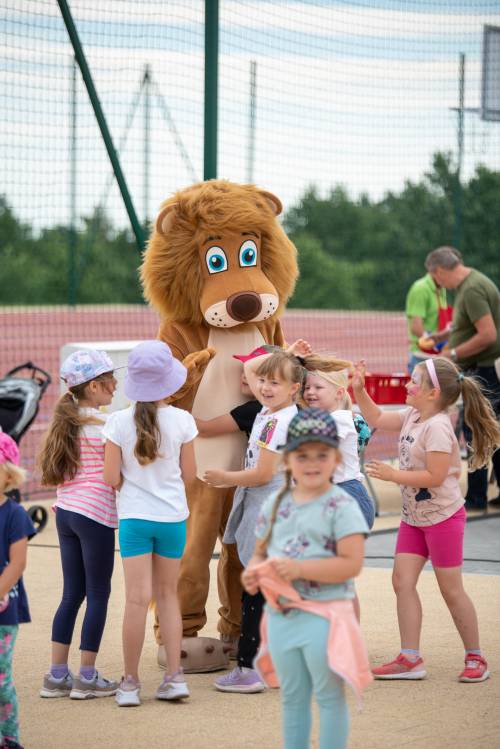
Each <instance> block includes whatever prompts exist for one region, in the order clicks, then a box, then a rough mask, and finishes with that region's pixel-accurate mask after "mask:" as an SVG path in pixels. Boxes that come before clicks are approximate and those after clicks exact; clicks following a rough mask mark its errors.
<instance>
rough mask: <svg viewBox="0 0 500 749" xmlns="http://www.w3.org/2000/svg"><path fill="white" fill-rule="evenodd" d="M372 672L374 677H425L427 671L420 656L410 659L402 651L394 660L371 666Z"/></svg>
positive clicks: (414, 678)
mask: <svg viewBox="0 0 500 749" xmlns="http://www.w3.org/2000/svg"><path fill="white" fill-rule="evenodd" d="M372 674H373V675H374V677H375V678H376V679H413V680H417V679H425V677H426V676H427V671H426V670H425V668H424V662H423V660H422V658H417V660H416V661H410V660H408V658H406V656H404V655H403V653H400V654H399V655H398V657H397V658H396V660H394V661H391V662H390V663H384V665H383V666H378V667H377V668H372Z"/></svg>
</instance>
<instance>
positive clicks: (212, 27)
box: [203, 0, 219, 179]
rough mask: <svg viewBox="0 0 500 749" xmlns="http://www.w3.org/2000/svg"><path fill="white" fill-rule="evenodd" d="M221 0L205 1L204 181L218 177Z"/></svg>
mask: <svg viewBox="0 0 500 749" xmlns="http://www.w3.org/2000/svg"><path fill="white" fill-rule="evenodd" d="M218 65H219V0H205V131H204V143H203V179H215V178H216V177H217V104H218V75H219V72H218Z"/></svg>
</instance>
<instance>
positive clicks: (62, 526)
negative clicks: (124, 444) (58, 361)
mask: <svg viewBox="0 0 500 749" xmlns="http://www.w3.org/2000/svg"><path fill="white" fill-rule="evenodd" d="M113 372H114V364H113V362H112V360H111V359H110V357H109V356H108V354H107V353H106V352H105V351H97V350H95V349H81V350H79V351H74V352H73V353H72V354H70V355H69V356H68V357H67V358H66V359H65V360H64V362H63V363H62V366H61V369H60V376H61V379H62V380H63V381H64V382H65V383H66V385H67V387H68V390H67V391H66V392H65V393H64V394H63V395H62V396H61V397H60V399H59V401H58V402H57V404H56V407H55V410H54V414H53V417H52V421H51V424H50V426H49V429H48V431H47V434H46V436H45V440H44V444H43V446H42V449H41V452H40V456H39V465H40V469H41V474H42V484H43V485H44V486H55V487H57V488H56V496H57V499H56V502H55V505H54V507H55V510H56V528H57V534H58V537H59V546H60V552H61V564H62V572H63V581H64V589H63V594H62V598H61V602H60V604H59V607H58V609H57V611H56V613H55V615H54V619H53V623H52V637H51V640H52V654H51V666H50V669H49V672H48V673H47V674H46V675H45V677H44V680H43V685H42V688H41V690H40V696H41V697H46V698H56V697H68V696H69V697H71V698H72V699H78V700H85V699H90V698H92V697H106V696H112V695H114V694H115V692H116V689H117V687H118V684H117V682H115V681H112V680H110V679H105V678H104V677H102V676H101V675H100V674H99V673H98V671H96V668H95V661H96V657H97V653H98V651H99V647H100V643H101V638H102V634H103V631H104V626H105V624H106V615H107V608H108V599H109V595H110V593H111V576H112V573H113V565H114V557H115V529H116V527H117V525H118V521H117V515H116V498H115V490H114V489H113V488H112V487H110V486H108V485H106V484H105V482H104V476H103V467H104V443H103V439H102V430H103V427H104V424H105V421H106V418H107V415H106V413H103V412H102V411H101V408H103V407H106V406H109V405H110V403H111V401H112V399H113V395H114V392H115V390H116V379H115V377H114V374H113ZM84 599H86V612H85V616H84V619H83V624H82V629H81V639H80V651H81V654H80V671H79V674H78V676H76V675H73V673H72V672H71V671H70V668H69V665H68V657H69V651H70V645H71V641H72V639H73V630H74V626H75V619H76V617H77V614H78V611H79V609H80V607H81V605H82V603H83V600H84Z"/></svg>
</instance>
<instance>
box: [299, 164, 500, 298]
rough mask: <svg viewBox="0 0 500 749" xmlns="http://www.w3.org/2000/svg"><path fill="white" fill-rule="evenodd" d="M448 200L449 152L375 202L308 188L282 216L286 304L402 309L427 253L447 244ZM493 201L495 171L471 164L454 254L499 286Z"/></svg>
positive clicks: (451, 180)
mask: <svg viewBox="0 0 500 749" xmlns="http://www.w3.org/2000/svg"><path fill="white" fill-rule="evenodd" d="M456 200H457V178H456V172H455V170H454V168H453V165H452V159H451V156H450V155H449V154H436V155H435V157H434V159H433V163H432V169H431V171H430V172H428V173H426V174H425V175H424V177H423V178H422V180H421V181H420V182H417V183H413V182H410V181H407V182H406V183H405V185H404V187H403V189H402V190H401V192H399V193H393V192H388V193H386V195H385V196H384V197H383V199H382V200H380V201H378V202H372V201H371V200H370V198H369V197H368V196H366V195H362V196H360V198H358V199H357V200H353V199H351V198H350V197H349V195H348V193H347V192H346V190H345V189H344V188H342V187H336V188H334V189H333V190H331V191H330V193H329V195H328V196H327V197H326V198H321V197H320V196H319V195H318V192H317V190H316V188H315V187H311V188H309V189H308V190H307V191H306V193H305V194H304V195H303V197H302V198H301V200H300V201H299V203H298V204H297V205H296V206H295V207H293V208H292V209H291V210H290V211H289V212H288V213H287V215H286V217H285V228H286V230H287V232H288V233H289V235H290V237H291V239H292V240H293V241H294V242H295V244H296V245H297V248H298V250H299V264H300V270H301V277H300V280H299V282H298V284H297V288H296V291H295V294H294V297H293V299H292V301H291V306H294V307H305V306H317V307H322V308H328V307H329V308H333V309H385V310H392V309H403V308H404V303H405V297H406V293H407V291H408V288H409V287H410V285H411V284H412V283H413V281H415V280H416V279H417V278H419V277H420V276H422V275H423V274H424V273H425V270H424V260H425V257H426V255H427V253H428V252H430V251H431V250H433V249H435V248H436V247H439V246H440V245H445V244H446V245H451V244H453V240H454V232H455V210H456ZM499 204H500V173H498V172H492V171H490V170H489V169H487V168H486V167H484V166H479V167H477V169H476V171H475V173H474V175H473V176H472V178H471V179H470V180H469V181H468V182H467V183H466V184H464V185H462V196H461V206H462V220H461V227H462V237H461V240H462V241H461V251H462V254H463V256H464V261H465V263H466V264H468V265H471V266H473V267H475V268H477V269H478V270H482V271H483V272H484V273H486V274H487V275H488V276H490V278H492V279H493V280H494V281H495V282H496V283H497V284H499V285H500V265H499V263H498V257H499V255H500V253H499V249H500V212H499V211H498V205H499ZM308 299H311V300H312V301H314V305H313V304H312V303H310V304H308V303H307V300H308Z"/></svg>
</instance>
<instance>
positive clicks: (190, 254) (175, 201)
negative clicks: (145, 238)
mask: <svg viewBox="0 0 500 749" xmlns="http://www.w3.org/2000/svg"><path fill="white" fill-rule="evenodd" d="M281 208H282V206H281V203H280V201H279V200H278V198H276V197H275V196H274V195H272V194H271V193H269V192H265V191H264V190H259V189H258V188H257V187H255V186H254V185H237V184H234V183H232V182H227V181H226V180H210V181H208V182H201V183H199V184H196V185H192V186H191V187H188V188H186V189H185V190H180V191H179V192H177V193H176V194H175V195H174V196H173V197H172V198H170V199H169V200H166V201H165V202H164V203H163V205H162V208H161V211H160V214H159V216H158V218H157V220H156V225H155V227H154V229H153V232H152V234H151V238H150V240H149V244H148V248H147V250H146V252H145V253H144V262H143V264H142V267H141V278H142V282H143V286H144V293H145V296H146V299H147V300H148V301H149V302H151V304H152V305H153V306H154V307H155V308H156V309H157V310H158V312H159V313H160V315H161V316H162V317H163V318H164V319H169V320H175V321H178V322H183V323H189V324H192V325H196V324H197V325H199V324H201V323H203V322H205V323H208V325H211V326H213V327H218V328H231V327H233V326H235V325H242V324H243V323H255V322H260V321H261V320H266V319H268V318H269V317H272V316H273V315H276V314H280V313H281V311H282V308H283V306H284V305H285V304H286V302H287V300H288V298H289V297H290V295H291V293H292V292H293V289H294V286H295V282H296V280H297V276H298V268H297V252H296V249H295V247H294V245H293V244H292V243H291V242H290V240H289V239H288V237H287V236H286V234H285V232H284V231H283V229H282V228H281V226H280V224H279V222H278V220H277V218H276V217H277V216H278V214H279V213H281Z"/></svg>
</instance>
